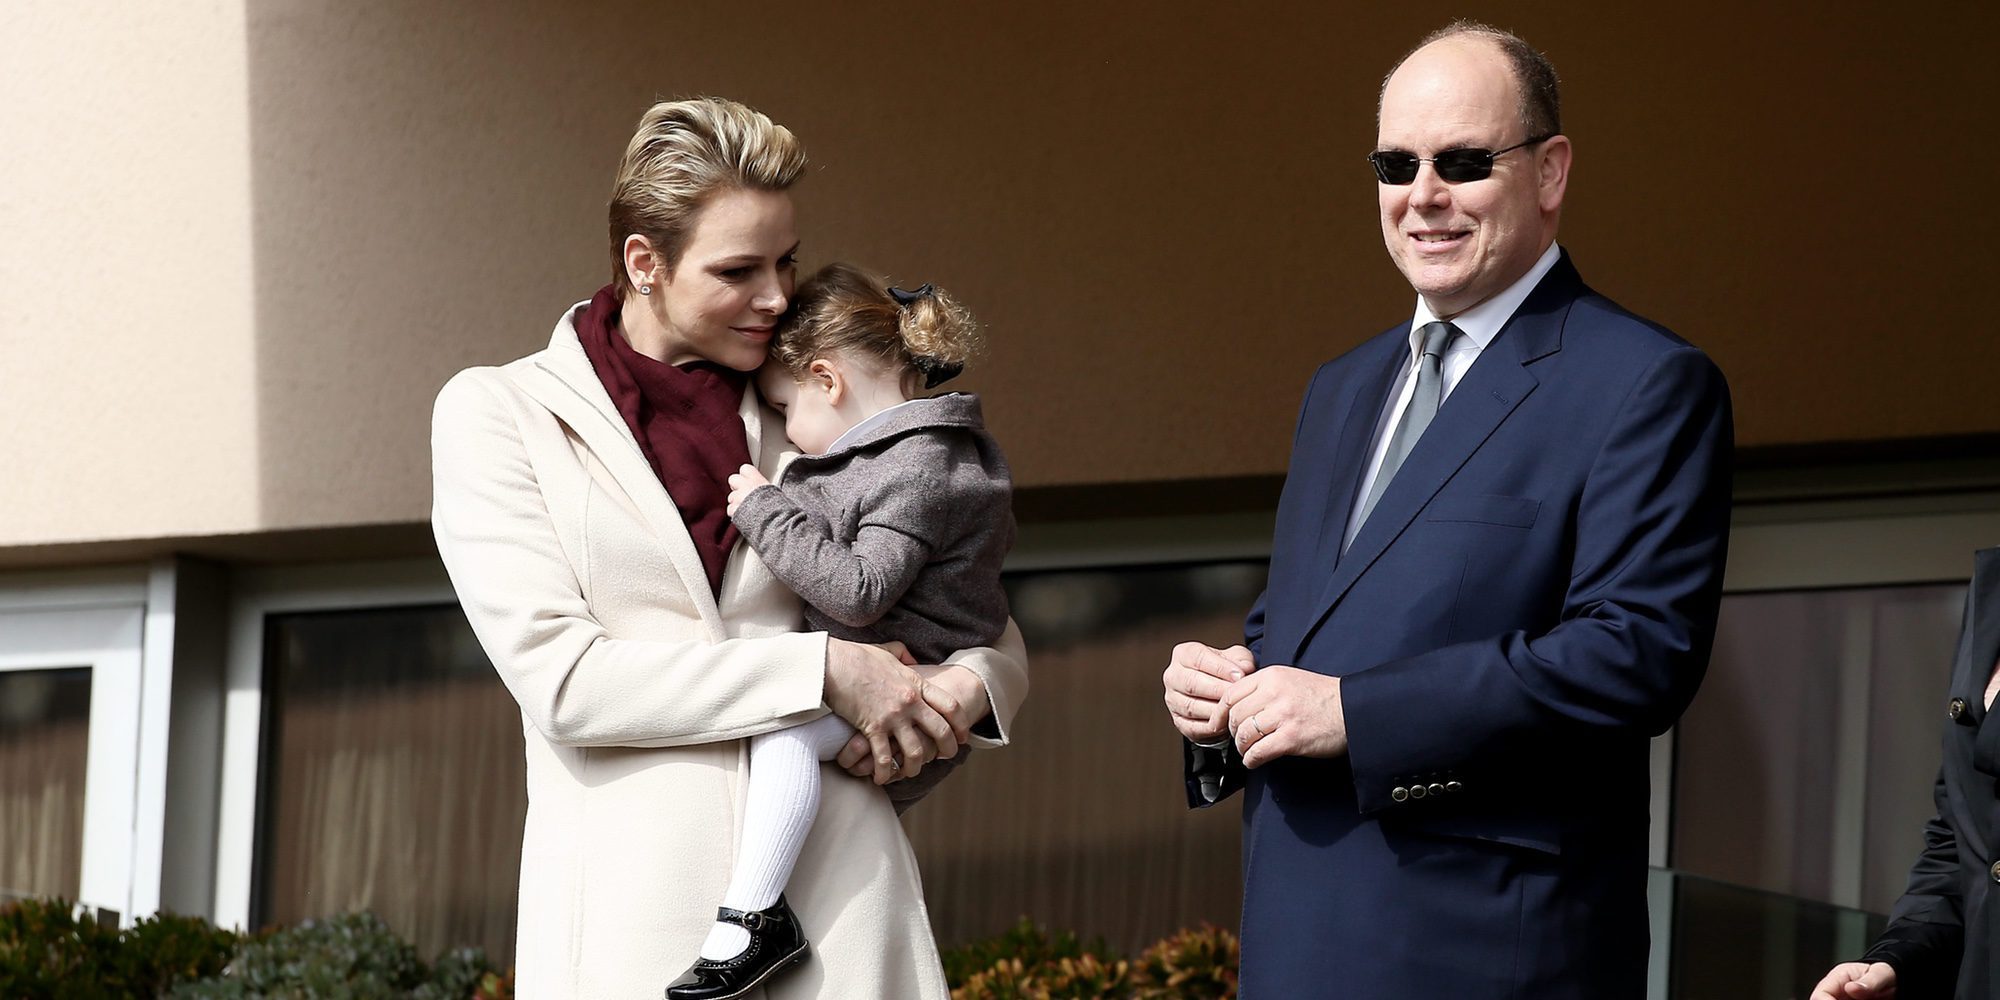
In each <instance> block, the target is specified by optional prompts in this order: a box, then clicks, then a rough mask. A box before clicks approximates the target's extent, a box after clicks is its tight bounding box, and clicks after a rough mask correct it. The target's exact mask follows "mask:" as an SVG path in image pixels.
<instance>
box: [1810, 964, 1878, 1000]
mask: <svg viewBox="0 0 2000 1000" xmlns="http://www.w3.org/2000/svg"><path fill="white" fill-rule="evenodd" d="M1895 996H1896V970H1895V969H1893V968H1891V967H1890V966H1889V964H1888V963H1886V962H1842V963H1840V964H1839V965H1836V966H1834V967H1833V971H1831V972H1828V973H1827V974H1826V978H1824V979H1821V980H1820V981H1819V985H1818V986H1815V987H1813V991H1812V1000H1895Z"/></svg>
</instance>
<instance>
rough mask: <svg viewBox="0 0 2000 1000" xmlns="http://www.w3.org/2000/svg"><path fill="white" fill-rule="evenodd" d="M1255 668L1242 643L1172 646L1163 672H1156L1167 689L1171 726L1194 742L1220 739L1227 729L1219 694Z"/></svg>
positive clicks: (1253, 661) (1226, 719)
mask: <svg viewBox="0 0 2000 1000" xmlns="http://www.w3.org/2000/svg"><path fill="white" fill-rule="evenodd" d="M1256 669H1257V662H1256V660H1255V659H1254V658H1253V657H1252V656H1251V655H1250V651H1249V650H1247V649H1244V648H1243V647H1242V646H1231V647H1229V648H1228V649H1216V648H1215V647H1213V646H1207V645H1203V644H1202V643H1199V642H1184V643H1181V644H1180V645H1178V646H1175V647H1174V653H1173V656H1172V657H1170V658H1168V660H1167V669H1166V671H1165V672H1164V673H1162V674H1161V675H1160V682H1161V683H1162V684H1163V685H1165V687H1166V689H1167V690H1166V701H1167V715H1168V716H1169V717H1171V718H1172V719H1173V720H1174V728H1175V729H1178V730H1180V733H1181V735H1182V736H1185V737H1187V738H1188V739H1190V740H1193V741H1194V742H1196V743H1214V742H1215V741H1216V740H1219V739H1221V738H1222V736H1223V734H1224V733H1226V732H1228V731H1229V717H1228V715H1227V714H1226V713H1225V712H1224V710H1223V708H1222V704H1221V702H1222V694H1223V692H1225V691H1227V690H1229V685H1231V684H1234V683H1236V682H1237V681H1240V680H1242V679H1243V677H1244V675H1245V674H1248V673H1250V672H1251V671H1253V670H1256Z"/></svg>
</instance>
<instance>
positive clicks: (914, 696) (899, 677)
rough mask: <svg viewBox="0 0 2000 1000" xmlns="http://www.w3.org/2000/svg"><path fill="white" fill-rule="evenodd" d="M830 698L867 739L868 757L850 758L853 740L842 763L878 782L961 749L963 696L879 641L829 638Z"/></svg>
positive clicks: (913, 773) (913, 772)
mask: <svg viewBox="0 0 2000 1000" xmlns="http://www.w3.org/2000/svg"><path fill="white" fill-rule="evenodd" d="M826 703H827V705H828V706H830V707H831V708H832V709H833V711H834V714H836V715H838V716H840V717H841V718H843V719H846V720H847V721H848V722H850V723H853V725H854V728H855V729H857V730H859V731H860V737H858V738H862V739H866V741H867V743H868V758H867V759H866V760H864V761H858V762H856V761H849V760H847V758H848V757H849V754H850V751H852V750H853V749H854V743H853V742H852V741H850V742H849V744H848V748H847V749H846V750H843V751H842V752H841V755H840V757H841V766H843V767H847V768H848V770H849V771H851V772H855V773H856V774H858V775H865V776H872V777H873V778H874V780H875V783H876V784H878V785H886V784H888V783H889V782H891V781H893V780H895V779H896V778H899V777H902V778H910V777H915V776H916V775H917V773H918V772H920V771H922V770H923V769H924V764H925V762H927V761H930V760H932V759H935V758H937V757H950V756H953V755H955V754H957V753H958V746H959V736H958V731H957V730H956V729H955V728H954V726H953V724H952V722H951V718H952V717H954V716H957V715H959V714H961V713H962V712H963V711H964V710H963V708H962V707H961V706H960V705H959V703H958V699H957V698H955V697H954V696H952V695H951V694H950V693H949V692H948V691H946V690H944V689H942V688H938V687H936V686H935V685H932V684H931V683H930V682H929V681H927V680H926V679H925V678H924V675H923V674H920V673H918V672H917V671H916V670H915V669H914V668H912V667H910V666H908V665H907V664H904V663H903V662H902V661H900V660H898V659H897V658H896V655H895V654H894V653H892V652H890V651H889V650H886V649H884V648H882V647H880V646H871V645H868V644H866V643H859V642H848V641H847V640H845V639H835V638H831V637H829V638H828V639H827V641H826ZM850 764H853V765H855V766H849V765H850Z"/></svg>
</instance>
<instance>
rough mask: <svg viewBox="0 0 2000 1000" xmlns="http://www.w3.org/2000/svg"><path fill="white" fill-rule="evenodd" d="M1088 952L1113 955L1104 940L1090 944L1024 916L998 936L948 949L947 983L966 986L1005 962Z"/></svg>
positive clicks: (1044, 960) (1055, 958)
mask: <svg viewBox="0 0 2000 1000" xmlns="http://www.w3.org/2000/svg"><path fill="white" fill-rule="evenodd" d="M1086 953H1088V954H1094V955H1099V956H1106V955H1109V954H1110V949H1109V948H1107V947H1105V944H1104V939H1103V938H1096V939H1094V940H1092V941H1091V942H1090V943H1089V944H1087V945H1086V944H1085V943H1084V942H1082V941H1080V940H1078V939H1077V936H1076V935H1075V934H1072V933H1070V932H1068V931H1056V932H1054V933H1051V932H1049V931H1045V930H1043V929H1042V928H1040V927H1037V926H1035V922H1034V921H1032V920H1029V919H1028V918H1027V917H1022V918H1021V922H1020V923H1018V924H1015V925H1014V926H1012V927H1010V928H1008V929H1007V930H1005V931H1002V932H1001V933H1000V934H999V935H998V936H996V937H991V938H988V939H986V940H984V941H974V942H972V943H971V944H967V945H962V946H960V947H957V948H950V949H947V950H946V951H945V952H944V954H943V956H942V957H943V958H944V977H945V980H946V981H947V982H951V983H963V982H966V981H968V980H970V979H971V978H972V976H973V975H974V974H975V973H980V972H984V971H986V970H988V969H991V968H992V967H993V966H994V964H995V963H997V962H999V961H1001V960H1002V959H1019V960H1020V961H1021V962H1022V963H1023V964H1025V965H1029V966H1037V965H1042V964H1045V963H1049V962H1058V961H1061V960H1062V959H1065V958H1082V957H1083V956H1084V955H1085V954H1086Z"/></svg>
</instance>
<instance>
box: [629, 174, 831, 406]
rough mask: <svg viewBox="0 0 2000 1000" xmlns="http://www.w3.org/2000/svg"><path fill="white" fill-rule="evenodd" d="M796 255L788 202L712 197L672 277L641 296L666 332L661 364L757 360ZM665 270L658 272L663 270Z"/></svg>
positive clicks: (771, 196) (737, 193)
mask: <svg viewBox="0 0 2000 1000" xmlns="http://www.w3.org/2000/svg"><path fill="white" fill-rule="evenodd" d="M798 252H799V238H798V234H797V233H796V232H794V231H793V228H792V199H791V196H790V195H787V194H785V193H784V192H782V191H749V190H733V191H725V192H722V193H721V194H718V195H715V196H714V197H713V198H712V199H710V200H709V203H708V204H707V205H706V206H705V207H703V208H702V210H701V213H700V214H699V215H698V216H696V218H695V224H694V232H693V233H692V234H691V235H690V237H689V239H688V244H687V250H686V251H685V252H683V253H682V254H681V260H680V264H679V265H677V266H676V267H675V268H674V269H673V273H672V274H665V273H660V274H657V275H656V277H657V279H658V280H657V282H656V283H655V284H654V286H653V293H652V294H651V295H648V296H645V300H646V301H647V302H648V303H649V304H650V307H651V309H652V311H653V316H654V318H655V319H656V320H658V322H659V324H660V327H661V330H662V332H663V333H664V334H665V344H666V355H667V356H666V357H664V358H661V359H660V360H662V361H665V362H666V363H668V364H682V363H685V362H689V361H710V362H713V363H715V364H718V365H722V366H724V367H727V368H733V369H735V370H737V371H743V372H747V371H751V370H753V369H755V368H756V367H757V366H758V365H761V364H763V363H764V354H765V352H766V351H767V350H768V349H769V348H770V346H771V331H772V330H773V329H774V328H775V327H776V326H777V322H778V317H779V316H782V315H784V312H785V306H786V305H787V304H788V303H789V302H790V301H791V298H792V286H793V284H794V283H795V281H796V279H797V276H796V274H795V273H794V272H795V270H796V264H797V254H798ZM663 270H664V269H663Z"/></svg>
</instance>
